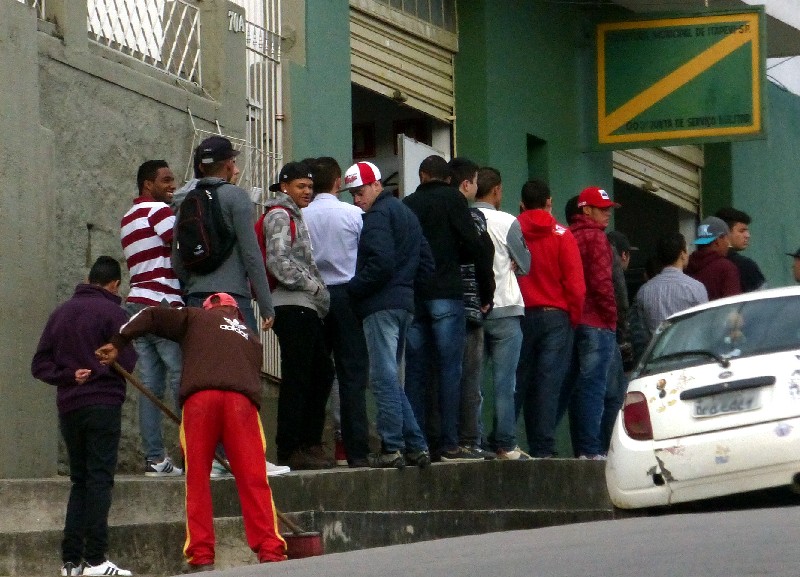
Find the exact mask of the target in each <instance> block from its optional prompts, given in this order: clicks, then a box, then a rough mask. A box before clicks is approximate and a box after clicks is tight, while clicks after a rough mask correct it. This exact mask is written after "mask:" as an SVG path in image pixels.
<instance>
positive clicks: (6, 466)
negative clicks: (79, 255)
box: [0, 1, 58, 477]
mask: <svg viewBox="0 0 800 577" xmlns="http://www.w3.org/2000/svg"><path fill="white" fill-rule="evenodd" d="M35 30H36V14H35V12H34V11H33V10H32V9H29V8H27V7H26V6H25V5H23V4H20V3H19V2H7V1H4V2H2V3H0V85H2V86H4V87H5V88H4V89H3V90H2V92H0V110H2V112H0V125H1V126H2V133H3V140H4V142H3V153H2V154H0V181H2V183H3V184H2V192H0V235H1V236H0V246H1V247H2V249H0V294H2V295H3V304H2V306H0V396H2V398H3V402H2V403H0V438H2V439H3V443H2V445H1V446H0V477H9V476H12V475H16V476H34V475H37V474H40V472H42V471H47V470H49V469H52V467H53V466H54V464H55V454H56V446H57V445H56V435H57V430H56V429H55V426H54V425H55V422H54V411H53V406H54V399H55V391H54V390H52V389H50V388H49V387H47V386H45V385H42V384H41V383H36V382H35V381H34V380H33V379H32V378H31V376H30V361H31V356H32V354H33V351H34V349H35V347H36V343H37V342H38V339H39V333H40V331H41V327H42V326H43V325H44V322H45V321H46V320H47V314H48V312H49V311H50V309H51V308H52V306H53V304H54V303H55V291H54V290H53V281H52V279H53V270H54V269H53V263H54V262H56V261H57V259H56V258H55V256H56V255H55V254H54V251H53V248H54V246H55V243H56V240H57V239H58V234H57V233H56V231H55V230H54V227H53V219H54V216H55V213H56V211H55V210H54V206H53V204H54V199H55V197H56V194H55V189H54V187H53V170H52V169H53V164H54V160H56V159H57V156H56V155H55V151H54V136H53V132H52V131H50V130H48V129H47V128H45V127H44V126H43V125H42V124H41V123H40V115H39V78H38V71H37V66H36V60H37V47H36V34H35ZM32 32H33V34H32ZM21 63H27V64H29V65H28V66H21V65H20V64H21ZM12 87H13V88H12Z"/></svg>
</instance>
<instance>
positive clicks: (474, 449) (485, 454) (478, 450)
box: [467, 445, 497, 461]
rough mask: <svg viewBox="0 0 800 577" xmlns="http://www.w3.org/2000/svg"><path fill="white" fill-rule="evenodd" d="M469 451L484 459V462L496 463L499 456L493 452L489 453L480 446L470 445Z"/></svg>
mask: <svg viewBox="0 0 800 577" xmlns="http://www.w3.org/2000/svg"><path fill="white" fill-rule="evenodd" d="M467 449H469V450H470V451H472V452H473V453H475V454H476V455H479V456H480V457H483V460H484V461H494V460H495V459H496V458H497V455H495V454H494V452H493V451H487V450H486V449H484V448H482V447H479V446H478V445H469V446H468V447H467Z"/></svg>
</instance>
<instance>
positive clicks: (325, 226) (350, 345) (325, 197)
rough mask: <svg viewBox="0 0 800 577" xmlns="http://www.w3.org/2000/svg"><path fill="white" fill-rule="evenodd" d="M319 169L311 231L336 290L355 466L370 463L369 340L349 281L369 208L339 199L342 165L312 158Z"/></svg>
mask: <svg viewBox="0 0 800 577" xmlns="http://www.w3.org/2000/svg"><path fill="white" fill-rule="evenodd" d="M306 163H307V164H309V166H310V167H311V172H312V174H313V175H314V190H315V194H314V200H313V201H312V202H311V204H309V205H308V206H307V207H306V208H304V209H303V210H302V212H303V219H304V220H305V222H306V226H307V227H308V232H309V235H310V236H311V246H312V254H313V256H314V262H316V264H317V268H318V269H319V272H320V275H322V280H323V281H325V285H326V286H327V287H328V291H329V292H330V295H331V305H330V311H329V312H328V315H327V316H326V317H325V335H326V339H327V341H328V344H329V346H330V347H331V348H332V350H333V358H334V362H335V364H336V375H337V378H338V381H339V399H340V402H341V405H340V407H341V428H342V441H343V443H344V449H345V453H346V454H347V463H348V465H349V466H350V467H365V466H367V454H368V453H369V430H368V425H367V409H366V400H365V399H366V388H367V378H368V375H367V366H368V356H367V345H366V342H365V340H364V332H363V329H362V327H361V322H360V321H359V320H358V318H357V317H356V315H355V313H354V312H353V308H352V305H351V302H350V297H349V296H348V294H347V283H348V282H349V281H350V279H351V278H353V275H354V274H355V271H356V255H357V253H358V240H359V238H360V237H361V227H362V226H363V219H362V215H363V211H362V210H361V209H360V208H358V207H356V206H353V205H352V204H349V203H346V202H343V201H341V200H339V189H340V188H341V185H342V169H341V167H340V166H339V164H338V163H337V162H336V160H335V159H333V158H331V157H327V156H323V157H320V158H317V159H312V160H311V161H306Z"/></svg>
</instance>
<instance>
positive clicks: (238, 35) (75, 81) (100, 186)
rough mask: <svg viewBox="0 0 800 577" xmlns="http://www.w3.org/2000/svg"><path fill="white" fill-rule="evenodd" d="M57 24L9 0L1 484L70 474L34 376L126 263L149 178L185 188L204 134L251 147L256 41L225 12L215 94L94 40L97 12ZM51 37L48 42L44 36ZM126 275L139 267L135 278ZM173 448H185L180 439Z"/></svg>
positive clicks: (211, 62)
mask: <svg viewBox="0 0 800 577" xmlns="http://www.w3.org/2000/svg"><path fill="white" fill-rule="evenodd" d="M47 7H48V20H49V21H48V22H43V21H40V22H38V23H37V20H36V17H35V13H34V11H33V10H32V9H29V8H27V7H25V6H24V5H23V4H21V3H19V2H16V1H14V0H0V47H1V48H0V81H2V84H3V86H6V87H11V86H13V87H14V89H13V90H10V89H4V90H3V91H2V92H0V119H2V123H3V128H4V130H3V133H4V135H5V137H4V138H5V140H6V145H5V146H4V147H3V148H4V150H3V155H2V157H0V178H2V181H3V182H4V185H3V192H2V193H1V195H0V246H2V247H3V248H2V250H1V251H0V271H2V272H1V273H0V284H2V287H3V290H2V294H3V295H4V297H3V298H4V304H3V306H2V307H0V319H2V321H0V351H1V352H0V393H2V395H3V403H1V404H0V436H1V437H2V439H3V440H4V442H3V443H2V445H0V477H4V478H13V477H30V476H47V475H51V474H53V473H54V472H55V471H56V459H55V454H56V450H57V437H58V433H57V421H56V412H55V403H54V400H53V399H54V395H53V391H52V390H51V389H50V388H49V387H48V386H47V385H44V384H42V383H40V382H37V381H35V380H34V379H33V378H32V377H31V376H30V368H29V367H30V360H31V356H32V355H33V352H34V350H35V348H36V343H37V342H38V338H39V334H40V332H41V329H42V327H43V326H44V322H45V321H46V319H47V316H48V315H49V313H50V311H51V310H52V309H53V307H54V305H55V304H56V303H57V302H62V301H64V300H66V299H67V298H69V296H70V295H71V293H72V290H73V288H74V286H75V284H76V283H78V282H81V281H82V280H83V279H84V278H85V276H86V273H87V271H88V266H89V265H90V264H91V262H93V261H94V259H96V258H97V256H99V255H101V254H108V255H111V256H114V257H116V258H119V259H120V260H122V249H121V247H120V243H119V221H120V218H121V217H122V215H123V214H124V212H125V211H126V210H127V209H128V208H129V207H130V204H131V202H132V201H133V199H134V197H135V196H136V195H137V194H138V193H137V191H136V182H135V179H136V170H137V168H138V166H139V164H140V163H141V162H143V161H144V160H147V159H150V158H163V159H166V160H167V161H168V162H170V164H171V165H172V167H173V170H174V171H175V173H176V175H177V176H178V178H179V179H180V178H182V177H183V175H184V171H185V169H186V166H187V164H188V162H189V158H190V154H191V147H192V137H193V134H194V132H193V128H192V123H191V120H190V117H189V114H188V112H187V109H191V111H192V114H193V115H194V116H195V123H196V126H197V128H199V129H205V130H215V121H219V123H220V125H221V128H222V130H223V132H225V133H227V134H231V135H234V136H239V137H241V136H243V132H244V118H245V114H244V112H245V105H246V100H245V95H246V88H245V87H246V84H245V82H246V80H245V73H246V69H245V63H244V40H245V38H244V33H242V32H235V31H232V30H229V27H228V23H229V19H228V11H229V10H233V11H236V12H238V13H241V12H242V9H241V8H239V7H237V6H236V5H234V4H232V3H230V2H227V1H225V0H209V1H205V2H203V3H202V10H201V18H202V38H201V44H202V46H203V55H202V58H203V74H204V79H203V80H204V83H205V84H206V86H205V90H203V89H201V88H200V87H197V86H194V85H191V84H188V83H183V82H181V81H178V80H177V79H176V78H175V77H172V76H169V75H167V74H165V73H163V72H160V71H158V70H156V69H154V68H152V67H150V66H147V65H145V64H143V63H140V62H138V61H136V60H134V59H132V58H128V57H126V56H124V55H122V54H120V53H118V52H115V51H113V50H110V49H106V48H104V47H101V46H98V45H95V44H90V43H89V42H88V40H87V30H86V6H85V4H83V3H82V2H77V1H76V2H73V1H72V0H70V1H69V2H67V1H66V0H49V1H48V2H47ZM37 26H38V29H39V31H38V32H37ZM123 268H125V267H123ZM130 400H132V401H134V402H128V403H126V408H125V425H124V427H125V429H124V438H123V451H122V453H121V469H123V470H125V469H132V470H135V471H138V470H140V468H141V466H142V461H141V457H140V456H139V455H138V446H139V441H138V433H137V432H136V429H135V425H136V418H135V412H136V403H135V399H130ZM172 440H173V441H174V443H173V446H175V444H176V443H177V439H176V438H175V437H174V435H172Z"/></svg>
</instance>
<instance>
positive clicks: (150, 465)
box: [144, 456, 183, 477]
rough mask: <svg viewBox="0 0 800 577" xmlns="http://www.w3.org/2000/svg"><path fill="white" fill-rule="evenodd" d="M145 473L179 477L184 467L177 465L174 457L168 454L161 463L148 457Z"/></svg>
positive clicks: (156, 475) (150, 475) (154, 475)
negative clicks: (173, 459)
mask: <svg viewBox="0 0 800 577" xmlns="http://www.w3.org/2000/svg"><path fill="white" fill-rule="evenodd" d="M144 474H145V476H146V477H179V476H180V475H183V469H180V468H178V467H176V466H175V464H174V463H173V462H172V459H170V458H169V456H166V457H164V460H163V461H161V462H160V463H156V462H155V461H151V460H150V459H148V460H147V465H145V468H144Z"/></svg>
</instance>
